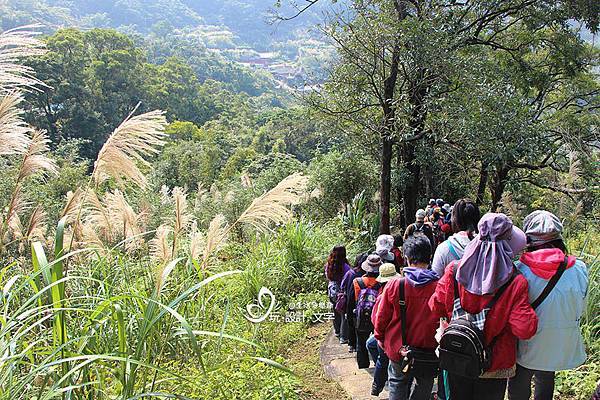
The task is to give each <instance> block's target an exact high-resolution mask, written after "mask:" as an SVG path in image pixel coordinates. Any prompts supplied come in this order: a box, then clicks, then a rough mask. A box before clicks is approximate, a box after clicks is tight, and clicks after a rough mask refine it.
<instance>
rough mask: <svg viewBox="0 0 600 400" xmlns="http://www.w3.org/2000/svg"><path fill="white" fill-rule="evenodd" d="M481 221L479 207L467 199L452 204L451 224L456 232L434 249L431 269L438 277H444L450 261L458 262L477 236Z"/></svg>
mask: <svg viewBox="0 0 600 400" xmlns="http://www.w3.org/2000/svg"><path fill="white" fill-rule="evenodd" d="M480 219H481V214H480V212H479V207H478V206H477V205H476V204H475V203H474V202H473V201H471V200H469V199H460V200H458V201H457V202H456V203H454V208H453V211H452V217H451V224H452V231H454V232H456V233H455V234H454V235H452V236H450V237H449V238H448V240H446V241H445V242H443V243H441V244H440V245H439V246H438V247H437V248H436V249H435V254H434V256H433V262H432V263H431V269H432V270H433V271H435V273H437V274H438V275H439V276H444V271H445V269H446V266H447V265H448V264H450V263H451V262H452V261H456V260H460V259H461V258H462V256H463V254H464V253H465V248H466V247H467V245H468V244H469V243H470V242H471V240H473V238H474V237H475V235H476V234H477V224H478V223H479V220H480Z"/></svg>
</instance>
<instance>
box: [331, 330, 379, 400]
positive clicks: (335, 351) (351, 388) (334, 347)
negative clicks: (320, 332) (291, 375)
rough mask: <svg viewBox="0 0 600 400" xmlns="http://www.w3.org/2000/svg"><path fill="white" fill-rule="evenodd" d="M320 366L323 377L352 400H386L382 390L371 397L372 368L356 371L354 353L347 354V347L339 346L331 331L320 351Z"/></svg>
mask: <svg viewBox="0 0 600 400" xmlns="http://www.w3.org/2000/svg"><path fill="white" fill-rule="evenodd" d="M319 353H320V358H321V365H322V366H323V369H324V371H325V375H326V376H327V377H328V378H330V379H333V380H334V381H336V382H337V383H338V384H339V385H340V386H341V387H342V389H344V391H345V392H346V393H347V394H348V398H350V399H352V400H374V399H381V400H388V393H387V391H386V390H384V391H383V392H382V393H381V394H380V395H379V397H375V396H371V384H372V383H373V368H369V369H358V368H357V365H356V353H349V352H348V346H347V345H341V344H340V343H339V340H338V338H336V337H335V335H334V333H333V329H332V330H331V331H330V332H329V334H328V335H327V338H326V339H325V341H324V342H323V343H322V344H321V349H320V352H319Z"/></svg>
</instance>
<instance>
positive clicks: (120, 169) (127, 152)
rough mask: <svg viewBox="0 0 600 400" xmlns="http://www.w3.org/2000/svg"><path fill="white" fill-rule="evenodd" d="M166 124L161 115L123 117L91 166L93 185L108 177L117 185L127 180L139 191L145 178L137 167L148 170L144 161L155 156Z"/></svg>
mask: <svg viewBox="0 0 600 400" xmlns="http://www.w3.org/2000/svg"><path fill="white" fill-rule="evenodd" d="M166 124H167V120H166V119H165V116H164V112H163V111H150V112H147V113H145V114H141V115H137V116H133V117H131V116H130V117H127V118H126V119H125V121H123V122H122V123H121V125H119V126H118V127H117V129H115V130H114V132H113V133H112V134H111V135H110V137H109V138H108V140H107V141H106V143H104V146H102V149H100V152H99V153H98V158H97V159H96V162H95V164H94V171H93V173H92V178H93V179H94V181H95V182H96V185H99V184H100V183H102V182H104V181H105V180H106V179H108V178H109V177H112V178H113V179H115V180H116V181H117V183H118V184H121V185H122V184H123V182H124V180H130V181H132V182H133V183H135V184H136V185H138V186H140V187H143V186H145V184H146V176H145V175H144V173H143V172H142V171H141V170H140V169H139V167H138V164H142V165H144V166H147V167H148V166H150V163H149V162H148V161H147V160H146V158H147V157H148V156H150V155H152V154H156V153H158V152H159V150H158V148H159V147H161V146H163V145H164V144H165V141H164V140H163V138H164V137H165V134H164V129H165V126H166Z"/></svg>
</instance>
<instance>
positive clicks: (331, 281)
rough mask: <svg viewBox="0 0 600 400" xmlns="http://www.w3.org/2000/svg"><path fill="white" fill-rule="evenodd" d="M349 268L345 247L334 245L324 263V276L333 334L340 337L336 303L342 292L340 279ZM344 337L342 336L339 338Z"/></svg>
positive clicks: (340, 317)
mask: <svg viewBox="0 0 600 400" xmlns="http://www.w3.org/2000/svg"><path fill="white" fill-rule="evenodd" d="M349 270H350V265H349V263H348V260H347V259H346V248H345V247H344V246H342V245H337V246H335V247H334V248H333V249H332V250H331V253H329V257H328V258H327V262H326V263H325V276H326V277H327V281H328V283H327V295H328V297H329V301H330V302H331V306H332V310H333V314H334V319H333V329H334V331H335V336H336V337H340V331H341V325H342V314H341V313H339V312H337V311H336V307H335V306H336V303H337V302H338V297H340V295H341V294H342V291H341V285H342V279H343V278H344V275H345V274H346V272H348V271H349ZM341 339H344V338H341Z"/></svg>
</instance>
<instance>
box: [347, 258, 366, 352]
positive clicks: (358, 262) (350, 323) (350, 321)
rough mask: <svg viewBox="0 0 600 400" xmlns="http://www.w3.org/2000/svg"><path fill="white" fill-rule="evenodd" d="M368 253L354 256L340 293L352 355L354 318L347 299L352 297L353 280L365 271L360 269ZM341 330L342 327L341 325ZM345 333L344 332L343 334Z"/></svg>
mask: <svg viewBox="0 0 600 400" xmlns="http://www.w3.org/2000/svg"><path fill="white" fill-rule="evenodd" d="M368 255H369V253H361V254H359V255H357V256H356V259H355V260H354V268H352V269H351V270H350V271H348V272H346V275H344V279H342V292H343V293H344V295H345V296H344V301H345V303H346V304H345V308H346V309H345V313H344V319H345V320H346V322H347V329H348V332H347V335H345V337H346V338H347V339H348V351H349V352H350V353H353V352H355V351H356V329H355V323H354V322H355V321H354V320H355V318H354V307H350V304H349V301H348V299H350V298H351V297H353V296H354V278H356V277H360V276H363V275H364V274H365V271H364V270H363V269H362V263H363V262H364V261H365V260H366V259H367V257H368ZM342 328H344V325H343V324H342ZM344 333H346V332H344Z"/></svg>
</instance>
